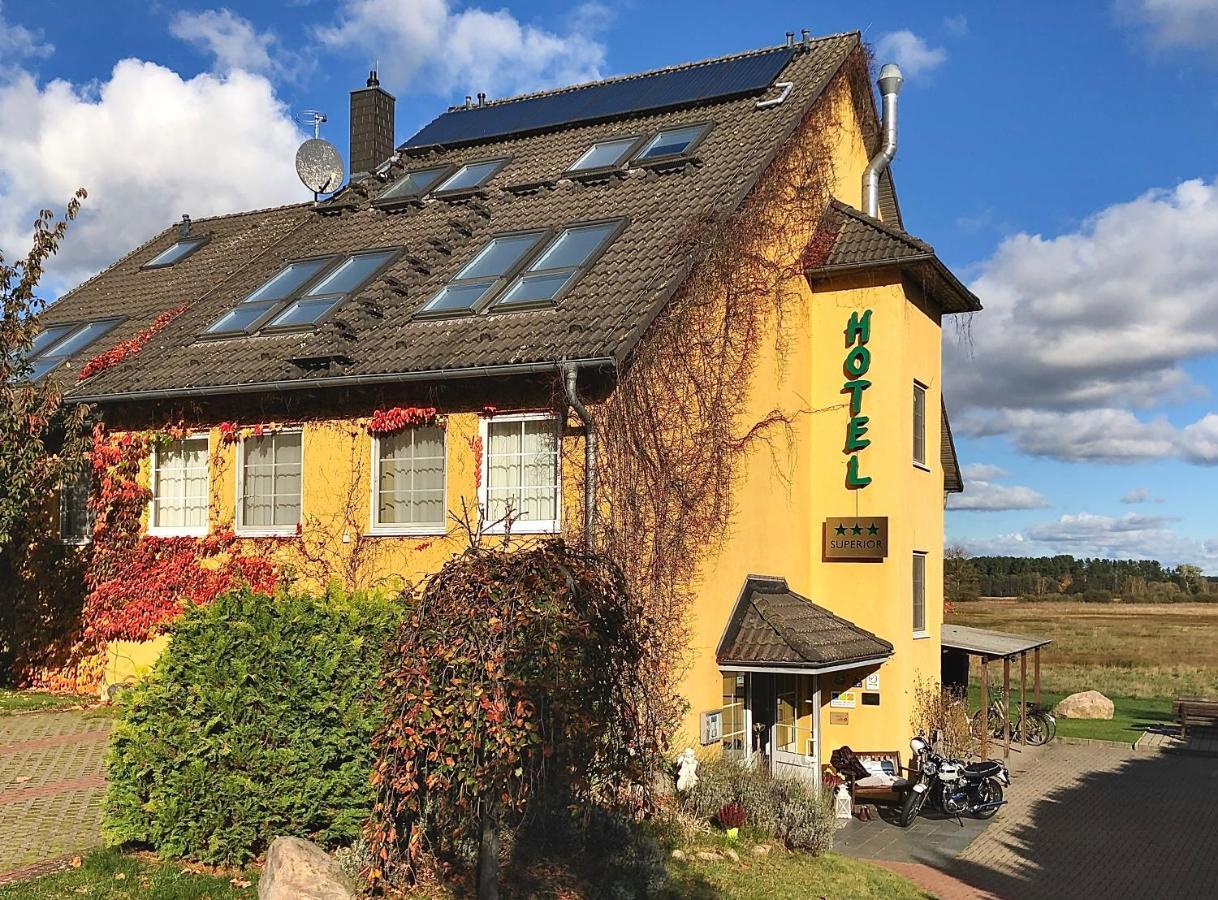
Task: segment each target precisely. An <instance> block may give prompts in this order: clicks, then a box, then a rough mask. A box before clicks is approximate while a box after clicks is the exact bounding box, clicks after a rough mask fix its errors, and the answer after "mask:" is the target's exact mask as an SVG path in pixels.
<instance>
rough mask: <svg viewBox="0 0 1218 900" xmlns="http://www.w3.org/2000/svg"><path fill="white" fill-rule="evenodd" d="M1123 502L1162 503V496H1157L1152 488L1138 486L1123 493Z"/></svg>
mask: <svg viewBox="0 0 1218 900" xmlns="http://www.w3.org/2000/svg"><path fill="white" fill-rule="evenodd" d="M1121 502H1122V503H1125V504H1131V505H1132V504H1136V503H1162V502H1163V498H1162V497H1156V496H1154V495H1153V494H1151V492H1150V488H1144V487H1138V488H1131V489H1130V490H1128V491H1126V492H1125V493H1124V494H1122V495H1121Z"/></svg>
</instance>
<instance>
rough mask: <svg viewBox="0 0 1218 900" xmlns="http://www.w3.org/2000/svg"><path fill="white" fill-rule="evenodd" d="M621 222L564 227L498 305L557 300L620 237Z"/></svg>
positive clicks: (508, 305)
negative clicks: (615, 238)
mask: <svg viewBox="0 0 1218 900" xmlns="http://www.w3.org/2000/svg"><path fill="white" fill-rule="evenodd" d="M622 224H623V223H622V221H621V220H618V221H615V222H598V223H595V224H591V225H575V226H572V227H570V228H565V229H563V231H562V232H561V233H560V234H559V235H558V237H556V238H554V240H552V241H551V242H550V244H549V246H547V247H546V248H545V250H543V251H542V252H541V254H540V255H539V256H538V257H537V258H536V259H535V260H533V262H532V263H530V264H529V266H528V268H527V269H525V271H524V272H523V273H522V274H521V275H520V276H519V277H518V278H517V279H516V280H515V281H514V282H512V286H511V287H509V288H508V289H507V292H506V293H505V294H504V295H503V297H502V299H500V300H499V302H498V303H496V304H495V308H496V309H500V308H502V307H512V308H520V307H525V306H531V305H534V304H538V305H540V304H547V305H548V304H550V303H553V302H555V301H556V300H557V298H558V296H559V295H560V294H561V293H562V292H563V291H565V290H567V289H568V288H569V287H571V286H572V285H573V284H575V282H576V281H578V280H579V278H580V276H582V275H583V273H584V272H586V271H587V269H588V267H589V266H590V265H591V264H592V262H593V260H595V259H596V257H597V256H599V255H600V253H601V251H602V250H604V249H605V247H607V246H608V245H609V242H610V241H611V240H612V239H613V238H614V237H616V236H617V234H618V232H619V231H620V230H621V228H622Z"/></svg>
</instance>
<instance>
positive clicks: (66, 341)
mask: <svg viewBox="0 0 1218 900" xmlns="http://www.w3.org/2000/svg"><path fill="white" fill-rule="evenodd" d="M121 321H123V320H122V319H98V320H97V321H93V322H77V323H76V324H74V325H48V326H47V327H46V328H44V329H43V330H42V331H41V332H39V333H38V335H37V336H35V338H34V341H33V343H32V344H31V345H30V352H29V353H28V354H27V355H26V359H27V360H28V361H29V363H30V373H29V376H28V378H29V380H30V381H37V380H38V379H39V378H41V377H42V376H43V375H46V374H47V373H48V372H50V371H51V370H52V369H55V368H57V367H58V366H59V365H60V364H62V363H65V362H67V361H68V360H69V359H70V358H71V357H73V356H75V355H76V354H77V353H79V352H80V351H81V350H84V349H85V348H86V347H88V346H89V345H90V344H93V343H95V342H97V341H99V340H101V339H102V337H104V336H105V335H106V334H108V333H109V332H110V331H112V330H113V329H114V327H115V326H117V325H118V324H119V323H120V322H121Z"/></svg>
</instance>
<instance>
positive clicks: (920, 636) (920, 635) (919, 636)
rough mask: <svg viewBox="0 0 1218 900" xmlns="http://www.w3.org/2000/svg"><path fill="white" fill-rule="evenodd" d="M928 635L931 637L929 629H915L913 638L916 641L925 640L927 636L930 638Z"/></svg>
mask: <svg viewBox="0 0 1218 900" xmlns="http://www.w3.org/2000/svg"><path fill="white" fill-rule="evenodd" d="M928 637H930V632H929V631H915V632H914V633H913V638H914V640H915V641H923V640H926V638H928Z"/></svg>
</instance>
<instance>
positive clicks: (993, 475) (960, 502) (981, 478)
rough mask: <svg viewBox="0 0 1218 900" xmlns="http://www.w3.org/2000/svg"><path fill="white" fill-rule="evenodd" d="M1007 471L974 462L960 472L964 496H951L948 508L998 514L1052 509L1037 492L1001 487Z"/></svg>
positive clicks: (1021, 488) (1028, 488) (1019, 487)
mask: <svg viewBox="0 0 1218 900" xmlns="http://www.w3.org/2000/svg"><path fill="white" fill-rule="evenodd" d="M1006 474H1007V473H1006V470H1005V469H1002V468H1000V467H999V466H994V465H990V464H988V463H971V464H969V465H967V466H964V467H963V468H962V469H961V475H963V476H964V493H961V494H951V495H950V496H949V497H948V501H947V507H948V509H957V510H965V511H985V512H998V511H1001V510H1012V509H1044V508H1045V507H1046V506H1051V505H1052V504H1050V503H1049V501H1048V500H1046V499H1045V498H1044V497H1043V496H1041V494H1040V493H1039V492H1038V491H1035V490H1033V489H1032V488H1030V487H1025V486H1023V485H1020V484H998V483H997V482H998V480H999V479H1001V478H1005V477H1006Z"/></svg>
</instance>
